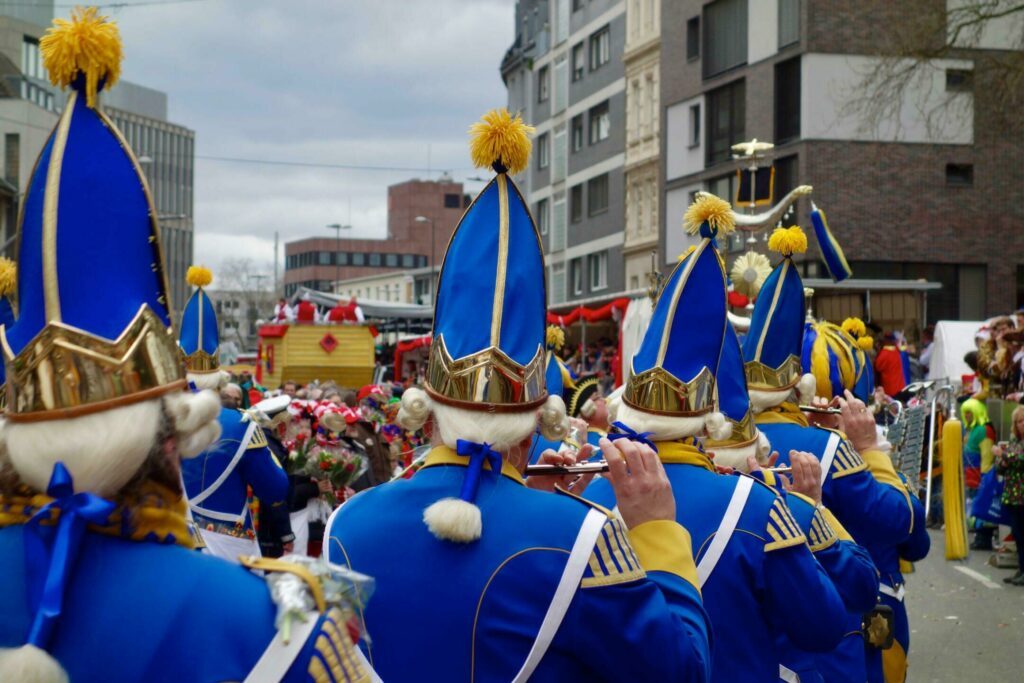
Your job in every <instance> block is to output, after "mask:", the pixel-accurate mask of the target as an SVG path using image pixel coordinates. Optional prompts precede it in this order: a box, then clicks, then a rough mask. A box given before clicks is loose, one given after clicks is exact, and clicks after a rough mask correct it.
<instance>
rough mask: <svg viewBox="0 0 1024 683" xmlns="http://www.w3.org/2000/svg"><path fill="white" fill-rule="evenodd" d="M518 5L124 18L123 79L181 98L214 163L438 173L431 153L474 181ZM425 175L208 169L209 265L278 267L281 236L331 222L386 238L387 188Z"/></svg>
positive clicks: (186, 120)
mask: <svg viewBox="0 0 1024 683" xmlns="http://www.w3.org/2000/svg"><path fill="white" fill-rule="evenodd" d="M513 9H514V3H513V2H512V0H436V1H432V2H425V1H419V0H417V1H415V2H413V1H411V0H404V1H403V0H373V1H372V2H355V1H349V2H341V1H336V2H326V1H324V0H289V1H288V2H281V1H279V0H261V1H257V0H208V1H206V2H196V3H183V4H175V5H168V6H163V7H161V6H152V5H151V6H148V7H140V8H134V9H123V10H117V11H115V12H113V15H114V16H115V18H116V19H117V21H118V23H119V24H120V26H121V32H122V36H123V39H124V42H125V55H126V56H125V63H124V73H123V77H124V78H125V79H127V80H130V81H133V82H137V83H140V84H142V85H146V86H149V87H153V88H158V89H160V90H164V91H166V92H167V93H168V96H169V100H170V118H171V120H172V121H174V122H175V123H180V124H182V125H185V126H188V127H189V128H192V129H194V130H195V131H196V152H197V155H199V156H200V157H202V156H218V157H236V158H248V159H279V160H291V161H303V162H316V163H325V164H353V165H360V164H362V165H381V166H394V167H403V168H410V167H411V168H426V166H427V164H428V154H429V163H430V167H431V168H433V169H438V170H441V169H447V170H450V171H451V172H452V173H453V174H454V176H455V177H456V179H462V178H465V177H467V176H474V175H476V174H477V173H476V172H475V171H473V170H472V169H471V168H470V166H471V164H470V163H469V158H468V152H467V147H466V130H467V128H468V127H469V125H470V123H472V122H473V121H474V120H476V119H477V118H478V117H479V116H480V115H481V114H482V113H483V112H484V111H486V110H487V109H489V108H492V107H496V106H501V105H503V104H504V103H505V88H504V85H503V84H502V82H501V78H500V74H499V72H498V67H499V64H500V62H501V58H502V56H503V54H504V52H505V50H506V49H507V47H508V46H509V45H510V44H511V41H512V38H513V31H514V26H513ZM428 148H429V153H428ZM426 176H427V173H426V172H425V171H415V172H412V171H405V172H403V171H352V170H337V169H320V168H304V167H290V166H270V165H251V164H239V163H227V162H220V161H213V160H203V159H198V160H197V162H196V178H195V182H196V188H195V189H196V194H195V196H196V240H195V244H196V254H195V258H196V260H197V261H204V262H206V263H208V264H210V265H211V266H214V267H216V266H217V264H218V263H219V262H221V261H222V260H223V259H225V258H231V257H235V256H237V255H239V254H242V255H244V256H246V257H250V258H252V259H253V260H254V262H256V261H265V262H267V263H268V266H270V267H272V265H271V264H270V263H269V261H270V260H271V259H272V256H273V235H274V232H275V231H277V232H278V233H279V234H280V236H281V240H282V243H283V242H285V241H289V240H294V239H300V238H302V237H307V236H311V235H320V234H328V235H329V234H332V233H329V232H328V231H327V230H326V229H325V227H324V226H325V225H327V224H329V223H338V222H340V223H349V222H351V224H352V225H353V226H354V230H353V233H352V236H354V237H355V236H372V237H383V236H384V232H385V224H386V206H387V186H388V185H389V184H393V183H397V182H401V181H403V180H407V179H409V178H411V177H426ZM470 189H478V186H477V185H476V184H473V185H471V186H470ZM350 204H351V220H349V215H350V214H349V211H350V209H349V206H350ZM283 253H284V251H283V248H282V250H281V254H283ZM261 254H262V256H260V255H261Z"/></svg>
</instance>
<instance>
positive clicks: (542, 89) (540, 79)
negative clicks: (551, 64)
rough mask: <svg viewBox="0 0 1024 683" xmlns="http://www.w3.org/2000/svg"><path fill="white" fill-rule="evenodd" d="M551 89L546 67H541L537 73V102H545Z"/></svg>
mask: <svg viewBox="0 0 1024 683" xmlns="http://www.w3.org/2000/svg"><path fill="white" fill-rule="evenodd" d="M550 88H551V79H550V77H549V71H548V68H547V67H546V66H542V67H541V68H540V71H538V72H537V101H538V102H547V101H548V93H549V90H550Z"/></svg>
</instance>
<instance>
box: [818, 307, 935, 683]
mask: <svg viewBox="0 0 1024 683" xmlns="http://www.w3.org/2000/svg"><path fill="white" fill-rule="evenodd" d="M856 322H857V321H856V320H850V321H846V322H845V323H844V326H843V328H840V327H838V326H836V325H834V324H832V323H829V322H818V323H808V324H807V325H806V327H805V331H804V343H803V353H802V359H801V362H802V366H803V368H804V370H806V371H810V372H812V374H813V375H814V377H815V391H816V394H817V396H818V397H820V398H821V399H826V400H827V399H832V398H834V397H837V396H839V395H845V397H846V401H847V404H848V405H854V406H856V408H857V409H859V408H860V406H862V405H863V403H862V402H861V401H860V400H859V399H856V398H854V396H853V395H852V392H853V391H854V390H855V389H856V388H857V387H858V386H860V387H861V390H862V391H865V392H866V393H868V394H869V395H870V393H871V392H872V391H873V390H874V388H873V387H871V386H863V384H862V378H863V374H864V370H865V368H866V367H870V366H869V364H868V363H869V360H868V359H866V358H865V354H864V351H863V349H862V348H861V347H860V345H859V344H858V342H857V340H856V339H855V338H854V336H853V335H852V334H850V333H849V332H848V331H847V330H846V329H845V328H846V327H851V328H854V329H855V330H856ZM816 421H817V422H819V423H820V424H824V425H828V426H831V427H838V428H840V429H844V428H846V425H845V423H842V422H841V421H839V420H836V419H835V418H834V417H833V418H832V419H831V420H829V417H828V416H819V417H817V418H816ZM889 448H890V446H889V444H888V443H886V442H884V440H883V441H882V442H880V443H878V444H877V446H876V450H868V451H867V452H865V454H864V455H865V459H866V460H868V462H869V467H870V472H871V475H872V476H873V477H874V478H875V480H876V481H877V482H879V484H882V485H887V486H889V487H891V488H893V489H897V490H903V491H905V490H906V480H905V479H904V478H903V475H902V474H898V473H897V472H896V471H895V469H894V468H893V466H892V461H891V460H890V459H889V456H888V449H889ZM908 500H909V502H910V504H911V506H912V510H913V518H914V520H915V523H914V528H913V531H912V532H911V534H910V537H909V538H907V539H905V540H903V541H901V542H897V543H888V542H885V541H884V540H882V539H875V538H871V537H869V538H866V539H865V540H864V541H863V545H864V546H865V547H866V548H867V549H868V551H869V552H870V553H871V557H872V558H873V560H874V562H875V565H876V566H877V568H878V571H879V573H880V575H881V583H880V585H879V593H878V602H879V603H880V604H882V605H885V606H887V607H888V608H889V609H891V610H892V615H893V626H892V635H893V642H892V646H891V647H887V648H885V649H880V648H879V647H878V644H879V643H878V641H879V640H881V636H880V635H877V637H876V639H875V642H874V643H872V642H870V640H871V638H870V635H871V633H870V632H869V642H868V643H867V649H866V654H867V674H868V676H867V680H868V681H871V683H883V682H884V683H902V681H904V680H905V679H906V673H907V653H908V652H909V649H910V626H909V622H908V619H907V608H906V605H905V604H904V602H903V597H904V592H905V589H904V581H903V574H902V572H901V570H900V559H901V557H902V558H903V559H906V560H908V561H916V560H920V559H923V558H924V557H925V556H926V555H927V554H928V550H929V547H930V544H931V539H930V538H929V536H928V532H927V529H926V527H925V524H924V506H923V505H922V504H921V502H920V501H919V500H918V499H917V497H916V496H910V495H909V494H908ZM877 623H878V624H879V625H880V624H881V622H880V621H877ZM869 626H870V625H869ZM877 633H878V631H877V629H876V634H877Z"/></svg>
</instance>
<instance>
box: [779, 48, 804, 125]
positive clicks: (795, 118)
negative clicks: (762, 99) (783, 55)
mask: <svg viewBox="0 0 1024 683" xmlns="http://www.w3.org/2000/svg"><path fill="white" fill-rule="evenodd" d="M798 137H800V58H799V57H797V58H795V59H790V60H788V61H785V62H781V63H779V64H776V65H775V142H776V143H777V144H782V143H784V142H789V141H790V140H795V139H796V138H798Z"/></svg>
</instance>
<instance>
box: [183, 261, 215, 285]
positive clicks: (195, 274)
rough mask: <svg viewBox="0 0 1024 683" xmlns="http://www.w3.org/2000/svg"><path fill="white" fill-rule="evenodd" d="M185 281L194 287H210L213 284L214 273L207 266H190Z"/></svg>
mask: <svg viewBox="0 0 1024 683" xmlns="http://www.w3.org/2000/svg"><path fill="white" fill-rule="evenodd" d="M185 281H186V282H188V283H189V284H190V285H192V286H193V287H209V286H210V283H212V282H213V273H212V272H210V269H209V268H207V267H206V266H189V267H188V271H187V272H186V273H185Z"/></svg>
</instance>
